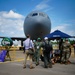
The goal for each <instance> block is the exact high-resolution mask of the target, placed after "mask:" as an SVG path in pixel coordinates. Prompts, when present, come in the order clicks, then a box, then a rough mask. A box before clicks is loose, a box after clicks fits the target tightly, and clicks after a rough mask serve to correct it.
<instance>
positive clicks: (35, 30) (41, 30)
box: [24, 11, 51, 39]
mask: <svg viewBox="0 0 75 75" xmlns="http://www.w3.org/2000/svg"><path fill="white" fill-rule="evenodd" d="M50 31H51V21H50V18H49V16H48V15H47V14H46V13H44V12H40V11H33V12H31V13H29V14H28V15H27V17H26V18H25V21H24V33H25V35H26V36H27V35H28V34H29V35H30V36H31V39H37V38H38V37H40V38H43V36H45V35H46V34H49V33H50Z"/></svg>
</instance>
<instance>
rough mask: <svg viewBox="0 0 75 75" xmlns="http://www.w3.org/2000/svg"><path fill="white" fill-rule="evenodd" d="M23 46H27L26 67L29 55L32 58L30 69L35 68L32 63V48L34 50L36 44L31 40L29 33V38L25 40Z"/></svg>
mask: <svg viewBox="0 0 75 75" xmlns="http://www.w3.org/2000/svg"><path fill="white" fill-rule="evenodd" d="M23 46H24V47H25V61H24V67H23V68H26V61H27V57H28V56H29V58H30V69H33V68H34V67H33V65H32V56H33V55H32V54H30V53H29V52H30V49H32V50H34V45H33V42H32V40H30V36H29V35H27V39H26V40H25V41H24V43H23Z"/></svg>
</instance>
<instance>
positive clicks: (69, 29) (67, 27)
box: [51, 24, 75, 36]
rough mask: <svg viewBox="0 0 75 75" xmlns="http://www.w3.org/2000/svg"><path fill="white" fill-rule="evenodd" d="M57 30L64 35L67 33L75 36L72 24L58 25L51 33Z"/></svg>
mask: <svg viewBox="0 0 75 75" xmlns="http://www.w3.org/2000/svg"><path fill="white" fill-rule="evenodd" d="M55 30H60V31H62V32H64V33H67V34H69V35H71V36H74V35H75V30H74V29H73V28H72V25H70V24H61V25H58V26H56V27H54V28H52V30H51V32H53V31H55Z"/></svg>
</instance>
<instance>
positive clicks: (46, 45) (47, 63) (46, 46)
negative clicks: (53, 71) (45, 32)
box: [42, 37, 53, 68]
mask: <svg viewBox="0 0 75 75" xmlns="http://www.w3.org/2000/svg"><path fill="white" fill-rule="evenodd" d="M42 47H43V55H44V67H45V68H48V67H49V68H52V62H51V58H50V52H52V50H53V48H52V44H51V42H49V41H48V38H47V37H45V38H44V42H43V45H42Z"/></svg>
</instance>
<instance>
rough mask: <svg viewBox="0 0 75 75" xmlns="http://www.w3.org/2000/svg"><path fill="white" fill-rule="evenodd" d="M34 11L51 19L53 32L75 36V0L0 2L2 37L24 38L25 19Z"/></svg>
mask: <svg viewBox="0 0 75 75" xmlns="http://www.w3.org/2000/svg"><path fill="white" fill-rule="evenodd" d="M34 10H40V11H42V12H45V13H46V14H47V15H48V16H49V17H50V20H51V32H53V31H54V30H56V29H59V30H61V31H63V32H65V33H68V34H69V35H72V36H75V0H0V36H9V37H24V36H25V35H24V31H23V24H24V19H25V17H26V16H27V15H28V14H29V13H30V12H32V11H34Z"/></svg>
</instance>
